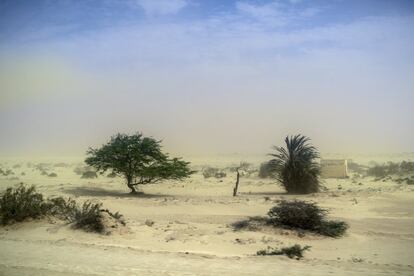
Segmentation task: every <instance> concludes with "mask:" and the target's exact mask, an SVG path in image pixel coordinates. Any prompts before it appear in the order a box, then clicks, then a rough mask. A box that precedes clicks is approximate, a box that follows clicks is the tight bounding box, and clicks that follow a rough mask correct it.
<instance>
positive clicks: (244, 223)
mask: <svg viewBox="0 0 414 276" xmlns="http://www.w3.org/2000/svg"><path fill="white" fill-rule="evenodd" d="M268 220H269V219H268V218H267V217H250V218H248V219H245V220H240V221H236V222H234V223H232V224H231V226H232V227H233V229H234V230H236V231H238V230H250V231H254V230H258V229H260V227H261V226H263V225H266V224H268Z"/></svg>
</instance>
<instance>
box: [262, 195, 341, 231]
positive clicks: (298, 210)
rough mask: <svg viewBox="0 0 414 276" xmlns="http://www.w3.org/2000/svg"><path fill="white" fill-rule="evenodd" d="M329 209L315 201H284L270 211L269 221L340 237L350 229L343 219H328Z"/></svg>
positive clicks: (276, 224)
mask: <svg viewBox="0 0 414 276" xmlns="http://www.w3.org/2000/svg"><path fill="white" fill-rule="evenodd" d="M326 214H327V211H326V210H325V209H322V208H320V207H319V206H317V205H316V203H313V202H305V201H282V202H280V204H279V205H277V206H274V207H273V208H271V209H270V210H269V212H268V215H269V217H270V219H269V223H270V224H272V225H273V226H284V227H289V228H294V229H303V230H309V231H312V232H316V233H318V234H321V235H325V236H330V237H340V236H342V235H343V234H344V233H345V231H346V230H347V229H348V225H347V224H346V223H345V222H342V221H329V220H326Z"/></svg>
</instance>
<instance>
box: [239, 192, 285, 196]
mask: <svg viewBox="0 0 414 276" xmlns="http://www.w3.org/2000/svg"><path fill="white" fill-rule="evenodd" d="M240 194H242V195H260V196H272V195H290V194H288V193H286V192H242V193H240Z"/></svg>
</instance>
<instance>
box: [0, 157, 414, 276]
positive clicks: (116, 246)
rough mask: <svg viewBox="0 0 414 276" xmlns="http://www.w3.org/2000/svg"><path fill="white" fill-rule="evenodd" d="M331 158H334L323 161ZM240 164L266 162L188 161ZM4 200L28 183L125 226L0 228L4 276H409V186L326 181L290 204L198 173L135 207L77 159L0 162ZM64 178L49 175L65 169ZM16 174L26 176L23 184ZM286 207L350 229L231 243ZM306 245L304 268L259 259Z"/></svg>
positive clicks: (272, 192) (279, 194)
mask: <svg viewBox="0 0 414 276" xmlns="http://www.w3.org/2000/svg"><path fill="white" fill-rule="evenodd" d="M332 156H333V157H335V156H334V155H331V156H330V157H332ZM351 158H352V159H353V160H354V161H356V162H360V163H368V162H369V161H370V160H375V161H378V162H381V161H384V160H391V161H396V160H403V159H405V160H409V159H412V156H408V157H407V156H404V155H393V156H385V157H384V156H379V157H375V156H365V157H355V156H351ZM240 160H244V161H248V162H251V163H253V164H254V165H255V166H258V165H259V162H261V161H265V160H266V157H265V156H259V157H248V156H247V157H246V156H243V157H241V156H237V155H235V156H230V157H228V156H227V157H226V156H220V157H208V158H203V157H198V158H195V157H191V158H189V161H192V166H193V167H194V168H195V169H197V170H200V169H201V168H202V167H203V166H205V165H208V166H215V167H221V168H224V167H226V166H230V165H232V164H237V162H239V161H240ZM1 161H2V166H3V168H5V167H7V168H13V166H15V165H16V164H20V167H18V166H15V168H13V171H14V172H15V175H13V176H7V177H6V176H1V178H0V191H3V190H4V189H5V188H6V187H9V186H12V185H15V184H18V183H20V182H24V183H25V184H28V185H32V184H33V185H36V187H37V190H38V191H40V192H42V193H43V194H45V195H46V196H64V197H72V198H76V200H78V201H84V200H87V199H91V200H97V201H100V202H102V203H103V204H104V207H106V208H108V209H110V210H112V211H119V212H120V213H121V214H123V215H124V218H125V220H126V223H127V226H126V227H125V228H122V229H115V230H114V231H113V233H112V234H111V235H99V234H96V233H87V232H83V231H81V230H74V229H71V227H70V226H69V225H66V224H65V223H63V222H60V221H55V220H52V219H43V220H36V221H28V222H23V223H18V224H14V225H11V226H6V227H0V275H330V274H332V275H414V232H413V229H414V211H413V208H412V207H413V203H414V186H413V185H407V184H405V183H400V184H398V183H396V182H394V181H392V180H389V181H374V179H373V178H369V177H365V178H362V177H358V176H354V175H351V177H350V178H348V179H325V180H324V182H323V183H324V186H325V190H324V191H322V192H320V193H317V194H311V195H300V196H299V195H287V194H286V193H285V192H284V190H283V188H282V187H281V186H280V185H279V184H278V183H276V182H275V181H274V180H272V179H260V178H258V177H257V176H249V177H247V176H242V177H241V182H240V187H239V195H238V196H237V197H233V196H232V189H233V185H234V182H235V173H228V174H227V177H225V178H223V179H216V178H208V179H204V177H203V176H202V174H201V172H198V173H196V174H194V175H193V176H192V177H191V178H189V179H187V180H185V181H165V182H163V183H160V184H152V185H145V186H142V187H140V188H139V189H140V191H141V192H143V193H141V194H139V195H131V194H129V193H128V189H127V187H126V186H125V184H124V182H123V180H122V179H118V178H107V177H105V176H99V177H98V178H96V179H81V178H80V177H79V175H77V174H75V173H74V171H73V170H74V168H75V167H76V166H77V165H78V163H79V162H81V161H82V159H81V158H78V159H76V158H72V159H69V158H67V159H64V158H61V159H59V160H57V159H50V158H49V159H48V158H44V159H42V160H28V159H23V158H21V159H4V160H1ZM29 161H30V162H32V163H31V164H36V162H37V163H39V162H47V163H50V165H49V166H50V167H51V170H50V172H55V173H56V174H57V177H48V176H42V175H40V173H39V171H38V170H36V169H34V168H33V167H32V166H31V164H30V163H28V162H29ZM62 162H64V163H65V164H66V165H64V164H60V166H59V165H58V166H57V167H56V166H55V165H56V164H58V163H62ZM22 172H24V173H25V175H22ZM281 199H287V200H291V199H302V200H312V201H315V202H317V203H318V204H319V205H320V206H322V207H324V208H327V209H329V211H330V213H329V217H330V218H333V219H340V220H344V221H346V222H347V223H348V224H349V225H350V228H349V229H348V231H347V233H346V235H345V236H344V237H342V238H337V239H335V238H329V237H323V236H318V235H315V234H311V233H306V234H305V235H304V236H303V235H298V233H297V232H295V231H290V230H284V229H274V230H272V229H263V230H258V231H247V230H244V231H234V230H233V229H232V227H231V226H230V224H231V223H233V222H236V221H239V220H241V219H245V218H248V217H249V216H264V215H266V213H267V211H268V210H269V209H270V208H271V207H272V206H274V205H276V203H277V202H278V201H280V200H281ZM294 244H300V245H309V246H311V250H310V251H307V252H306V253H305V258H304V259H302V260H295V259H289V258H288V257H285V256H265V257H263V256H256V251H258V250H260V249H265V248H267V247H268V246H272V247H280V246H290V245H294Z"/></svg>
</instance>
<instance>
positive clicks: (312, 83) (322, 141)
mask: <svg viewBox="0 0 414 276" xmlns="http://www.w3.org/2000/svg"><path fill="white" fill-rule="evenodd" d="M413 45H414V1H410V0H407V1H403V0H401V1H399V0H387V1H385V0H329V1H328V0H315V1H310V0H290V1H289V0H266V1H265V0H263V1H249V0H240V1H225V0H221V1H220V0H212V1H202V0H125V1H122V0H100V1H97V0H84V1H74V0H55V1H53V0H27V1H21V0H1V1H0V155H1V156H25V155H27V156H29V155H50V156H64V155H82V154H84V153H85V151H86V150H87V148H88V147H89V146H92V147H96V146H99V145H101V144H103V143H105V142H106V141H107V140H108V139H109V137H110V136H111V135H113V134H115V133H118V132H125V133H130V134H132V133H135V132H142V133H143V134H144V135H145V136H152V137H154V138H157V139H162V140H163V145H164V148H165V149H166V150H167V151H169V152H172V153H174V154H178V155H179V154H184V155H185V154H196V155H197V154H200V155H202V154H232V153H244V154H266V153H269V152H270V151H271V147H272V146H273V145H282V143H283V139H284V137H285V136H286V135H292V134H297V133H301V134H304V135H306V136H309V137H310V138H311V139H312V142H313V144H314V145H315V146H317V147H318V148H319V149H320V150H321V151H322V152H335V153H337V152H338V153H348V152H352V153H374V152H378V153H391V152H414V105H413V104H414V53H413V49H414V48H413Z"/></svg>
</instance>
